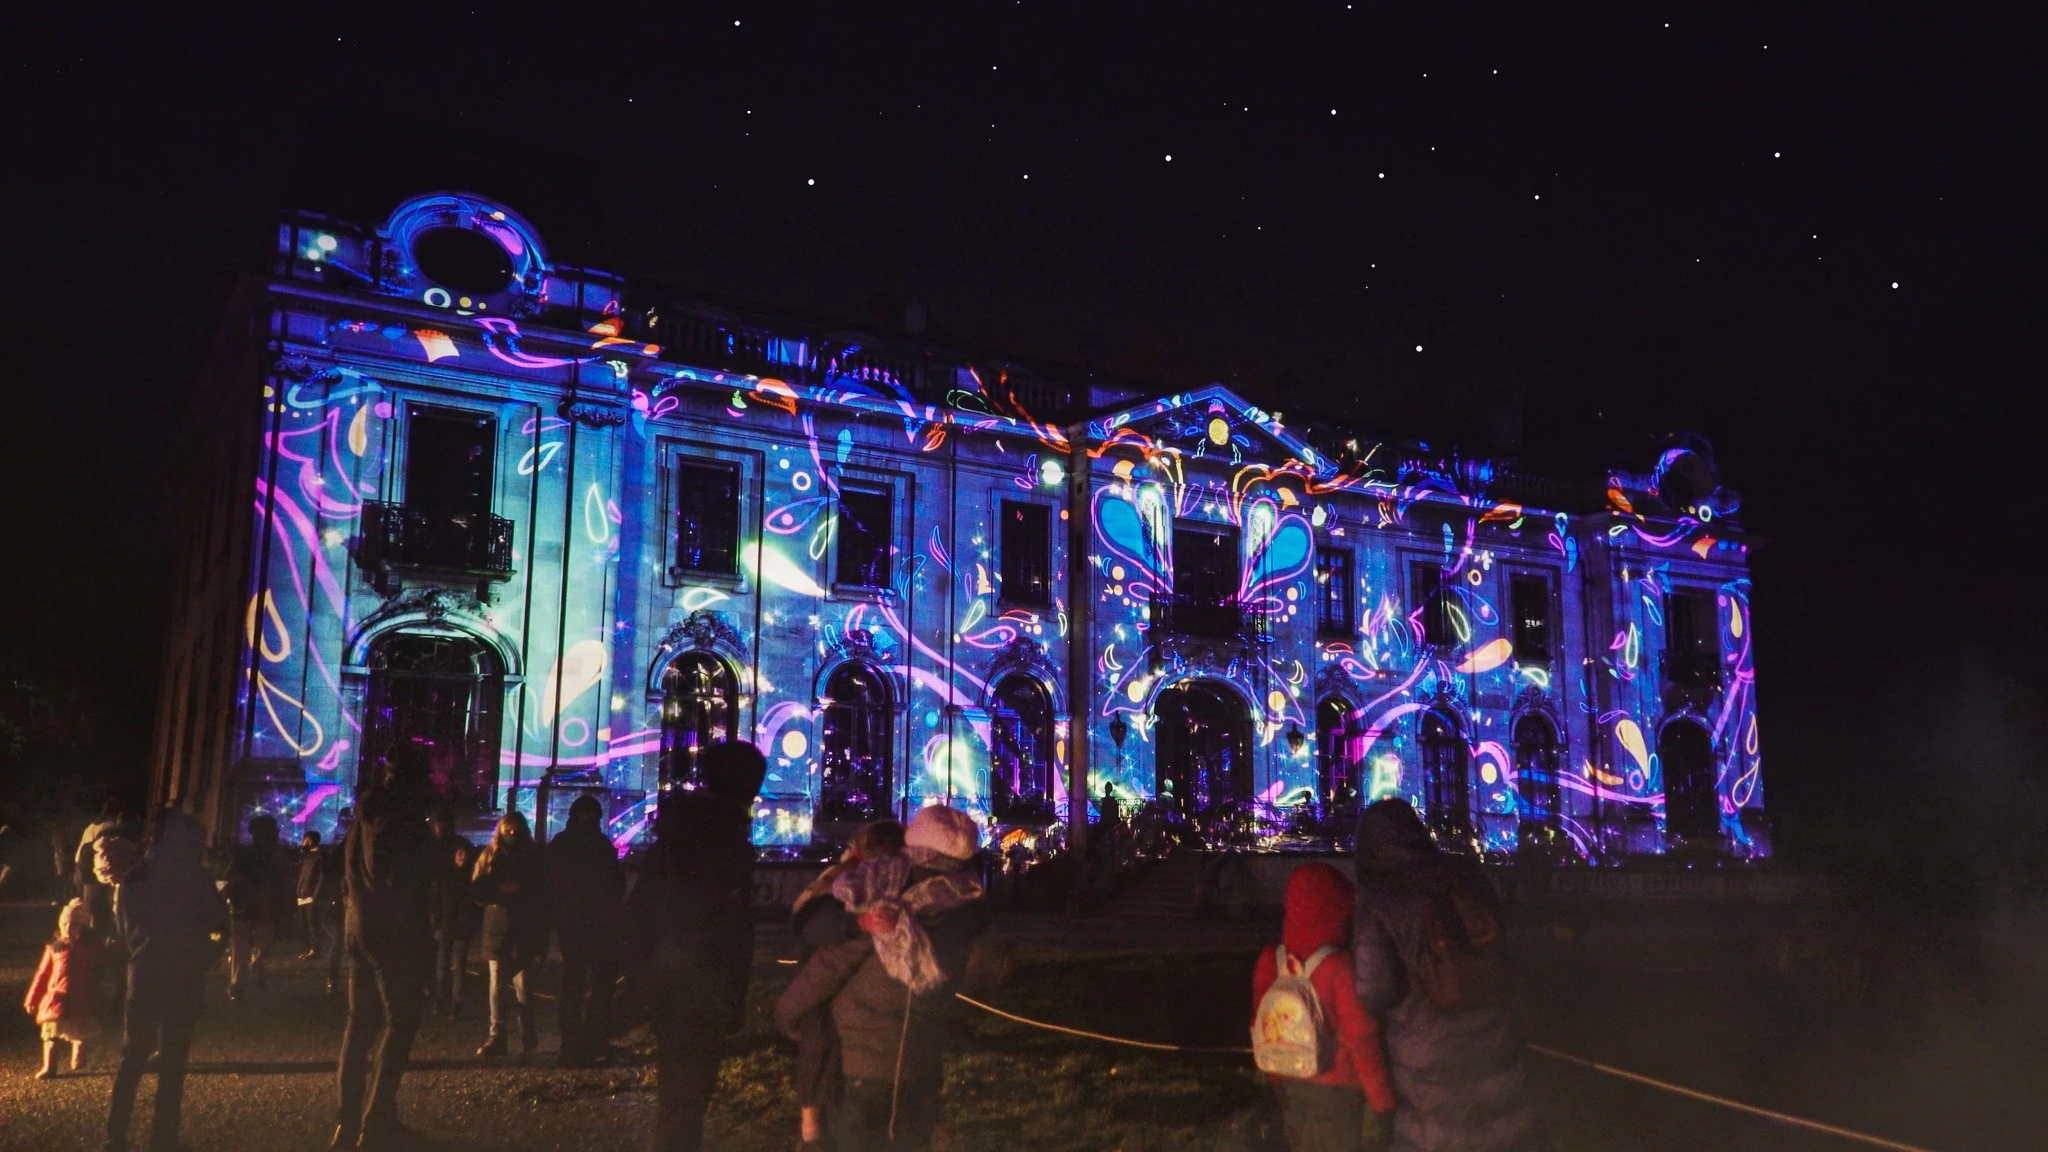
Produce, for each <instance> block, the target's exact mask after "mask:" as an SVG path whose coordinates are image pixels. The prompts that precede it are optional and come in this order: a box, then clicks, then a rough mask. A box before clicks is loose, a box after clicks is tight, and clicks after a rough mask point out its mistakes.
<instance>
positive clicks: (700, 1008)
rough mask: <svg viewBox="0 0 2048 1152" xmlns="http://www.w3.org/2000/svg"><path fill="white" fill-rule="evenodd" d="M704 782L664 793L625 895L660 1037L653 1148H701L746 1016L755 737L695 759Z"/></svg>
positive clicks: (757, 786)
mask: <svg viewBox="0 0 2048 1152" xmlns="http://www.w3.org/2000/svg"><path fill="white" fill-rule="evenodd" d="M698 764H699V766H700V768H701V770H702V775H703V780H704V788H703V789H702V790H700V791H694V792H672V793H669V794H668V795H665V796H663V797H662V800H661V807H660V810H659V813H658V815H657V816H656V820H655V842H654V850H653V851H652V852H650V853H649V854H648V858H647V862H646V864H645V865H644V866H643V868H642V870H641V874H640V878H639V880H638V882H636V883H635V884H634V885H633V891H632V894H631V895H630V896H628V897H627V899H626V928H627V935H626V939H625V943H624V949H623V954H624V957H625V959H626V962H627V974H628V980H629V982H630V986H631V987H632V989H633V996H634V999H635V1000H636V1001H638V1002H640V1003H641V1004H642V1005H643V1006H644V1007H645V1009H646V1011H647V1014H648V1019H649V1022H650V1023H651V1024H652V1025H653V1028H654V1038H655V1063H654V1067H655V1089H656V1101H657V1103H656V1109H657V1110H656V1114H655V1124H654V1130H653V1133H652V1136H651V1142H650V1146H651V1147H652V1148H654V1149H655V1150H656V1152H696V1150H697V1149H698V1148H700V1147H701V1146H702V1145H703V1141H704V1113H705V1111H706V1109H708V1108H709V1107H710V1105H711V1094H712V1091H713V1089H715V1088H716V1087H717V1085H718V1061H719V1056H720V1054H721V1052H720V1049H721V1048H722V1047H723V1045H724V1041H725V1038H726V1037H728V1036H730V1035H732V1034H733V1033H734V1032H737V1031H738V1030H739V1028H740V1025H741V1024H742V1023H743V1022H744V1021H745V1018H746V1008H747V981H748V977H749V976H750V975H751V968H752V965H753V958H754V920H753V882H754V846H753V840H752V818H753V816H752V809H753V802H754V796H755V795H756V794H757V793H758V792H760V790H761V781H762V779H763V778H764V777H765V776H766V775H767V770H768V766H767V763H766V761H764V760H763V759H762V758H761V753H760V750H759V749H757V748H755V747H754V746H753V745H752V744H744V743H738V742H732V741H727V742H722V743H718V744H713V745H711V746H710V747H709V748H706V749H705V750H704V754H703V757H702V758H701V759H700V760H699V761H698Z"/></svg>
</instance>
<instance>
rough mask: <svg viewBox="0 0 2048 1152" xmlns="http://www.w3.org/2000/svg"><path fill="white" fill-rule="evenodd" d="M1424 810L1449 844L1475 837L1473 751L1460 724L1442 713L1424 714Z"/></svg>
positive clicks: (1432, 826) (1422, 729)
mask: <svg viewBox="0 0 2048 1152" xmlns="http://www.w3.org/2000/svg"><path fill="white" fill-rule="evenodd" d="M1421 737H1422V738H1421V741H1420V743H1421V745H1422V789H1423V797H1422V803H1423V807H1425V808H1427V809H1429V812H1428V819H1429V825H1430V827H1431V828H1433V829H1435V830H1436V833H1437V835H1438V837H1440V838H1441V839H1443V840H1444V841H1445V842H1446V843H1447V844H1463V843H1466V842H1468V841H1469V840H1470V839H1471V836H1472V781H1471V750H1470V749H1469V748H1467V747H1466V746H1465V736H1464V734H1463V733H1462V732H1460V731H1458V723H1457V721H1455V720H1453V719H1451V718H1450V717H1449V716H1446V715H1444V714H1443V713H1441V712H1434V711H1432V712H1425V713H1423V714H1422V726H1421Z"/></svg>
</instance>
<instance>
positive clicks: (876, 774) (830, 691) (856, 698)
mask: <svg viewBox="0 0 2048 1152" xmlns="http://www.w3.org/2000/svg"><path fill="white" fill-rule="evenodd" d="M823 703H824V712H825V733H824V742H823V746H822V747H821V748H820V749H819V765H818V771H819V784H818V812H817V817H816V818H817V820H819V821H821V822H826V823H839V822H848V821H867V820H880V819H881V818H883V817H884V816H887V815H889V808H890V802H891V798H892V796H893V792H892V786H893V783H894V756H893V753H894V744H895V731H896V724H895V719H896V716H895V705H894V702H893V701H892V700H891V698H890V694H889V685H888V682H887V681H885V680H883V679H882V674H881V672H880V671H878V670H877V669H875V668H874V667H872V666H871V665H868V664H863V663H860V662H858V661H848V662H847V663H844V664H841V665H840V666H839V667H838V668H835V669H833V671H832V675H831V676H830V677H828V678H827V679H826V681H825V699H824V702H823Z"/></svg>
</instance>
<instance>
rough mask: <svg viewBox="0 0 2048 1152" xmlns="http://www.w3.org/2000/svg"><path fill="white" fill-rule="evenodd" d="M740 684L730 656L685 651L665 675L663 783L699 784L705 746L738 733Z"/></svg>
mask: <svg viewBox="0 0 2048 1152" xmlns="http://www.w3.org/2000/svg"><path fill="white" fill-rule="evenodd" d="M738 702H739V684H738V683H737V682H736V680H735V679H734V677H733V674H732V669H731V668H730V667H729V666H728V665H727V664H726V662H725V661H723V660H720V659H719V658H718V657H716V656H713V655H711V654H710V653H708V652H685V653H683V654H682V655H681V656H678V657H676V659H675V661H674V662H673V663H671V664H670V665H669V666H668V668H667V669H666V670H665V671H663V672H662V674H661V782H662V784H663V785H671V784H692V785H694V784H696V783H697V762H698V759H699V757H701V756H702V755H703V753H704V749H706V748H708V747H710V746H711V745H713V744H716V743H718V742H719V741H721V740H730V739H732V738H733V726H734V722H735V719H736V717H737V715H738V712H739V709H738V707H737V705H738Z"/></svg>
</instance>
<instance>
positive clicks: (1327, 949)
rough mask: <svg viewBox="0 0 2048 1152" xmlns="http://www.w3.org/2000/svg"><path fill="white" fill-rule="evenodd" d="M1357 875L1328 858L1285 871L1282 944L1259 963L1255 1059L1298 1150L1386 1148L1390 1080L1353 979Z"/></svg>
mask: <svg viewBox="0 0 2048 1152" xmlns="http://www.w3.org/2000/svg"><path fill="white" fill-rule="evenodd" d="M1352 907H1353V890H1352V885H1351V881H1349V880H1347V879H1345V877H1344V874H1343V873H1342V872H1339V871H1337V870H1336V869H1335V868H1332V867H1331V866H1330V865H1328V864H1324V863H1320V862H1315V863H1309V864H1303V865H1302V866H1300V867H1299V868H1296V869H1295V870H1294V874H1293V875H1291V876H1289V877H1288V878H1287V904H1286V914H1285V918H1284V919H1283V920H1282V921H1281V925H1280V943H1279V944H1278V945H1277V946H1276V947H1273V948H1269V949H1267V950H1266V951H1264V952H1261V953H1260V954H1259V963H1258V967H1257V968H1256V969H1254V970H1253V972H1252V1004H1253V1005H1254V1010H1253V1015H1252V1058H1253V1060H1254V1061H1255V1062H1256V1063H1257V1064H1258V1066H1259V1069H1260V1070H1261V1071H1263V1072H1265V1073H1267V1074H1268V1075H1269V1076H1270V1077H1271V1078H1272V1080H1273V1083H1274V1086H1275V1087H1276V1088H1278V1089H1279V1092H1280V1101H1281V1107H1282V1112H1283V1114H1284V1115H1285V1117H1286V1123H1287V1142H1288V1144H1289V1146H1290V1147H1291V1148H1293V1150H1294V1152H1359V1150H1362V1149H1366V1148H1377V1147H1383V1146H1384V1145H1385V1143H1386V1138H1387V1135H1388V1134H1389V1133H1390V1132H1391V1131H1392V1128H1391V1125H1390V1124H1389V1123H1388V1122H1387V1118H1388V1116H1389V1114H1390V1113H1392V1112H1393V1111H1394V1104H1395V1100H1394V1086H1393V1080H1392V1078H1391V1077H1390V1076H1389V1075H1388V1073H1387V1058H1386V1053H1385V1051H1384V1050H1383V1049H1382V1048H1381V1045H1380V1026H1379V1022H1378V1021H1377V1020H1375V1019H1374V1018H1373V1015H1372V1013H1370V1012H1368V1011H1366V1009H1365V1006H1364V1004H1362V1003H1361V1002H1360V1001H1359V999H1358V989H1357V986H1356V984H1355V983H1354V981H1353V980H1352V969H1351V914H1352Z"/></svg>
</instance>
